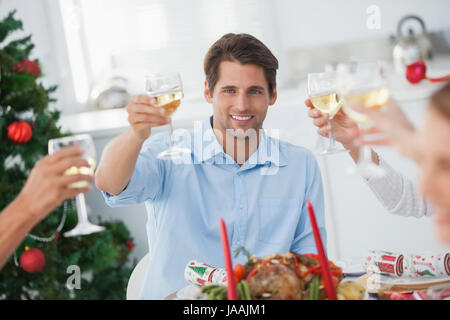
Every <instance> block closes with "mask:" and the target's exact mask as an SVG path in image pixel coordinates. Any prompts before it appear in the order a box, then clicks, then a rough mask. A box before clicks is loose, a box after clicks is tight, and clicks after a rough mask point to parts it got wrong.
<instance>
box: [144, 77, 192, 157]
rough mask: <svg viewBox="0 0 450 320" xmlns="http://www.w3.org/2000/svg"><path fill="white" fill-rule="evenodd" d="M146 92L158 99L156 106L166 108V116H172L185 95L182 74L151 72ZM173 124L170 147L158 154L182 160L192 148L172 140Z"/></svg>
mask: <svg viewBox="0 0 450 320" xmlns="http://www.w3.org/2000/svg"><path fill="white" fill-rule="evenodd" d="M145 92H146V93H147V95H148V96H150V97H154V98H155V99H156V104H155V106H156V107H160V108H163V109H164V110H166V113H165V116H167V117H172V115H173V114H174V112H175V111H176V110H177V109H178V107H179V106H180V103H181V99H182V98H183V97H184V94H183V84H182V81H181V76H180V74H179V73H178V72H176V71H168V72H160V73H153V74H149V75H147V76H146V78H145ZM172 136H173V126H172V121H171V122H170V148H169V149H167V150H164V151H162V152H161V153H159V154H158V159H162V160H173V161H176V160H180V159H182V158H183V157H184V156H185V155H187V154H190V153H191V150H190V149H187V148H182V147H179V146H176V145H175V144H174V143H173V140H172Z"/></svg>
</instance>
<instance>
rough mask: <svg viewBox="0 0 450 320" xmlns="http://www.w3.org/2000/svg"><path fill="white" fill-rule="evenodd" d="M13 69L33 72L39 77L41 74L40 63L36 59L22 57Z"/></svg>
mask: <svg viewBox="0 0 450 320" xmlns="http://www.w3.org/2000/svg"><path fill="white" fill-rule="evenodd" d="M12 70H13V71H17V72H19V73H24V72H28V73H32V74H33V75H34V76H35V77H39V75H40V74H41V69H40V68H39V64H38V63H37V62H36V61H31V60H27V59H22V60H21V61H20V62H19V63H18V64H16V65H15V66H14V67H12Z"/></svg>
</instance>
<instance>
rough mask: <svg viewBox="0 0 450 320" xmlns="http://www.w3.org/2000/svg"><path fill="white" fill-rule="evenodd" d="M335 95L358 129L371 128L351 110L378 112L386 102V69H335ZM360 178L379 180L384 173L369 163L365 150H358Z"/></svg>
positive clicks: (358, 65) (361, 65) (363, 65)
mask: <svg viewBox="0 0 450 320" xmlns="http://www.w3.org/2000/svg"><path fill="white" fill-rule="evenodd" d="M337 73H338V81H337V83H338V85H337V87H338V94H339V95H340V96H341V97H342V100H343V106H342V108H343V110H344V112H345V113H346V114H347V115H348V116H349V117H350V118H351V119H352V120H353V121H355V123H357V124H358V126H359V127H360V128H362V129H369V128H370V127H372V126H373V123H372V122H371V121H370V119H369V118H368V117H367V116H366V115H364V114H361V113H359V112H357V111H355V110H354V109H353V108H352V106H353V105H359V106H362V107H365V108H372V109H381V108H383V107H385V106H386V105H387V103H388V101H389V98H390V93H389V89H388V88H389V85H388V79H387V74H388V73H390V69H389V67H388V65H387V64H386V63H384V62H381V61H363V62H356V61H352V62H345V63H340V64H339V65H338V66H337ZM356 171H357V172H358V173H359V174H360V175H362V176H364V177H370V176H374V175H375V176H383V175H384V174H385V173H386V172H385V170H384V169H382V168H381V167H380V166H377V165H376V164H375V163H373V161H372V150H371V148H370V147H369V146H367V145H364V146H362V147H360V151H359V159H358V163H357V170H356Z"/></svg>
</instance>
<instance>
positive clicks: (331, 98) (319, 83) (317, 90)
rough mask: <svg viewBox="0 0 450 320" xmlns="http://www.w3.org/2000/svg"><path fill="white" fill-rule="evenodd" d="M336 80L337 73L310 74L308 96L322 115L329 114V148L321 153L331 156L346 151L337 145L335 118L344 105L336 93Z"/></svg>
mask: <svg viewBox="0 0 450 320" xmlns="http://www.w3.org/2000/svg"><path fill="white" fill-rule="evenodd" d="M336 79H337V74H336V73H335V72H321V73H309V74H308V96H309V99H310V100H311V103H312V104H313V106H314V107H315V108H316V109H318V110H319V111H320V112H321V113H322V114H324V113H325V114H328V115H329V117H328V125H329V126H330V132H329V134H328V139H329V143H328V147H327V148H326V149H325V150H322V151H320V154H321V155H329V154H334V153H339V152H345V151H346V150H345V149H343V148H341V147H338V146H337V145H336V139H335V137H334V129H333V117H334V116H335V115H336V113H338V112H339V110H340V109H341V106H342V103H341V101H339V98H338V95H337V93H336Z"/></svg>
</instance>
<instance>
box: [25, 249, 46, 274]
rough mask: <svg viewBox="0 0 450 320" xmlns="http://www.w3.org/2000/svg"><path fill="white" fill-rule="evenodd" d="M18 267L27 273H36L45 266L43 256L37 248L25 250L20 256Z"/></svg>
mask: <svg viewBox="0 0 450 320" xmlns="http://www.w3.org/2000/svg"><path fill="white" fill-rule="evenodd" d="M20 266H21V267H22V269H23V270H25V271H26V272H29V273H36V272H39V271H41V270H42V268H44V266H45V255H44V253H42V251H41V250H39V249H37V248H31V249H28V250H26V251H25V252H24V253H22V255H21V256H20Z"/></svg>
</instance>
